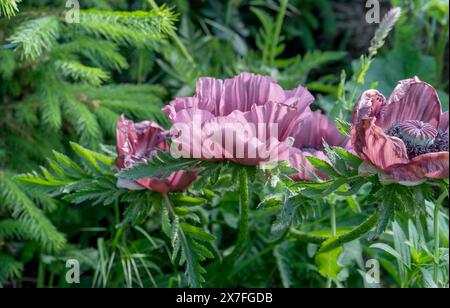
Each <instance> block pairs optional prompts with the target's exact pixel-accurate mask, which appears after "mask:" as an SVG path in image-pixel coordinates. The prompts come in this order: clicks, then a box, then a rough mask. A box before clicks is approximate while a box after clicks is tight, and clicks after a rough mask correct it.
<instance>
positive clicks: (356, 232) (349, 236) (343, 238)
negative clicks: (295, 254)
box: [320, 210, 381, 253]
mask: <svg viewBox="0 0 450 308" xmlns="http://www.w3.org/2000/svg"><path fill="white" fill-rule="evenodd" d="M380 215H381V212H380V210H377V211H376V212H375V213H374V214H372V216H370V217H369V218H367V219H366V220H365V221H364V222H363V223H362V224H360V225H359V226H357V227H356V228H354V229H353V230H352V231H350V232H347V233H345V234H342V235H340V236H337V237H336V238H335V239H334V240H333V241H331V242H328V243H326V245H324V246H322V247H321V248H320V252H321V253H325V252H328V251H331V250H333V249H335V248H337V247H340V246H342V245H344V244H345V243H348V242H351V241H354V240H356V239H358V238H360V237H361V236H362V235H363V234H366V233H367V232H369V231H370V230H372V229H373V228H374V227H375V226H376V224H377V223H378V220H379V219H380Z"/></svg>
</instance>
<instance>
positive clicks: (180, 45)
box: [148, 0, 195, 63]
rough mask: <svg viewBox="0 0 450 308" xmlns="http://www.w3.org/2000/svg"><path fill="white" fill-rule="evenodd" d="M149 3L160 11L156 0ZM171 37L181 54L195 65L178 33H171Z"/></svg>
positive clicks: (150, 0) (149, 0)
mask: <svg viewBox="0 0 450 308" xmlns="http://www.w3.org/2000/svg"><path fill="white" fill-rule="evenodd" d="M148 3H149V4H150V6H151V7H152V8H153V9H154V10H158V9H159V6H158V4H157V3H156V2H155V1H154V0H148ZM169 36H170V37H171V39H172V40H173V41H174V43H175V45H177V47H178V48H179V49H180V51H181V53H182V54H183V55H184V56H185V57H186V59H187V60H188V61H189V62H191V63H194V62H195V61H194V58H193V57H192V56H191V54H190V53H189V51H188V50H187V48H186V46H185V45H184V44H183V42H182V41H181V39H180V38H179V37H178V35H177V34H176V32H175V31H170V32H169Z"/></svg>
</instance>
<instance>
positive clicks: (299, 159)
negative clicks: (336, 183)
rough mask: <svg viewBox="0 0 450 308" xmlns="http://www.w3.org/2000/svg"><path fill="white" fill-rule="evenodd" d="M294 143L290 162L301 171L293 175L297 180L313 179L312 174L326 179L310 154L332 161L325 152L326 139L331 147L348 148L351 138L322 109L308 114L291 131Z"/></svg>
mask: <svg viewBox="0 0 450 308" xmlns="http://www.w3.org/2000/svg"><path fill="white" fill-rule="evenodd" d="M291 137H292V138H294V144H293V146H292V148H291V149H290V157H289V162H290V164H291V166H292V167H293V168H295V169H297V170H298V171H299V173H297V174H295V175H293V176H292V179H294V180H296V181H301V180H306V181H310V180H312V176H311V175H315V176H317V177H319V178H322V179H326V178H327V176H326V175H325V174H323V173H322V172H320V171H319V170H317V169H316V168H314V167H313V166H312V165H311V163H310V162H309V161H308V159H307V157H308V156H314V157H317V158H319V159H321V160H324V161H327V162H330V161H329V159H328V157H327V155H326V154H325V152H324V151H325V149H324V141H325V142H326V143H327V144H328V145H329V146H331V147H333V146H335V147H342V148H348V145H349V138H346V137H345V136H343V135H342V134H341V133H340V132H339V128H338V127H337V125H336V124H335V123H334V122H333V121H331V119H330V118H328V117H327V116H325V115H323V114H322V113H321V111H320V110H318V111H315V112H310V113H308V114H306V115H305V116H304V117H303V118H302V121H301V122H300V123H299V125H298V126H296V127H295V128H294V130H293V131H292V133H291Z"/></svg>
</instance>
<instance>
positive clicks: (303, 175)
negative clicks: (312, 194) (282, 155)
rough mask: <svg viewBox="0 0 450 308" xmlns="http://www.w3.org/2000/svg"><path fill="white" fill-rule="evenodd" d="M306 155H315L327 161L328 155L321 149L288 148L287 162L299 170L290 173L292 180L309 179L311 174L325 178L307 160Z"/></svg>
mask: <svg viewBox="0 0 450 308" xmlns="http://www.w3.org/2000/svg"><path fill="white" fill-rule="evenodd" d="M308 156H313V157H317V158H319V159H321V160H324V161H327V162H329V159H328V157H327V156H326V155H325V153H324V152H323V151H302V150H300V149H297V148H291V149H290V150H289V164H290V165H291V167H292V168H295V169H297V170H298V171H299V172H298V173H296V174H294V175H291V178H292V179H293V180H294V181H311V180H312V176H311V175H315V176H317V177H319V178H322V179H326V178H327V176H326V175H325V174H323V173H322V172H320V171H319V170H317V169H316V168H314V166H313V165H311V163H310V162H309V160H308V158H307V157H308Z"/></svg>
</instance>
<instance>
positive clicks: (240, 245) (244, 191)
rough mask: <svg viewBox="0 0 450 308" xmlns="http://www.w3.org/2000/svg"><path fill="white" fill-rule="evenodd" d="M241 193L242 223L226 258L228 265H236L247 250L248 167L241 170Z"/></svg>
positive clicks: (248, 209)
mask: <svg viewBox="0 0 450 308" xmlns="http://www.w3.org/2000/svg"><path fill="white" fill-rule="evenodd" d="M239 193H240V196H241V200H240V221H239V233H238V238H237V241H236V245H235V246H234V249H233V251H232V252H231V254H230V255H229V256H228V257H227V258H226V262H227V263H230V264H232V263H234V261H236V259H237V258H238V257H239V256H240V255H241V253H242V251H243V249H244V248H245V242H246V240H247V238H248V217H249V212H250V200H249V191H248V174H247V169H246V167H241V168H240V170H239Z"/></svg>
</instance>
